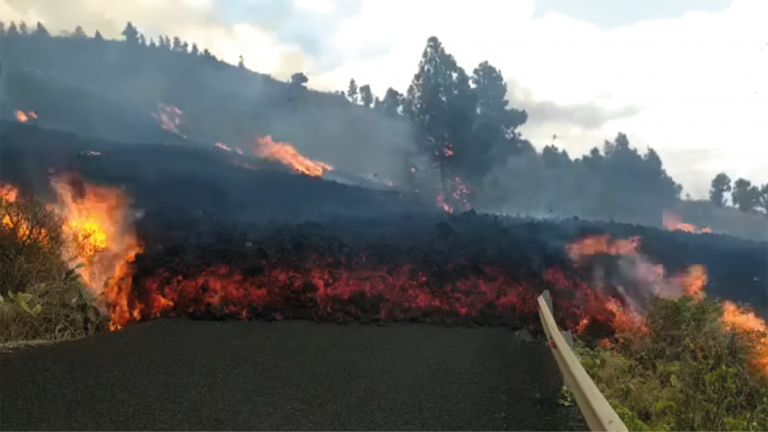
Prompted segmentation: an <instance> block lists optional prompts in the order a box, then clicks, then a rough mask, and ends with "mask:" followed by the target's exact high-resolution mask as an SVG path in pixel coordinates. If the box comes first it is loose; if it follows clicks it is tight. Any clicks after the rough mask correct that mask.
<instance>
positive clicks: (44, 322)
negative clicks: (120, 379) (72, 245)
mask: <svg viewBox="0 0 768 432" xmlns="http://www.w3.org/2000/svg"><path fill="white" fill-rule="evenodd" d="M5 190H6V191H7V188H6V189H5ZM62 226H63V225H62V219H61V218H60V217H59V216H58V215H57V213H56V212H55V211H54V210H53V209H52V208H50V207H48V206H45V205H43V204H42V203H40V202H38V201H36V200H34V199H32V198H27V197H24V196H21V195H18V194H17V193H14V194H7V193H4V194H3V196H2V198H1V199H0V281H2V284H0V342H2V343H7V342H18V341H30V340H41V339H42V340H66V339H74V338H79V337H82V336H85V335H87V334H90V333H93V332H95V331H96V330H97V329H98V328H100V326H101V325H102V320H101V318H100V317H99V313H98V311H97V310H96V309H95V308H94V306H93V299H92V298H90V296H89V295H88V293H87V292H86V291H85V289H84V286H83V284H82V283H81V280H80V278H79V276H78V274H77V268H70V266H68V264H67V263H68V261H69V260H68V259H66V257H67V256H68V253H69V251H68V246H67V245H68V242H67V239H66V238H65V235H64V234H63V232H62Z"/></svg>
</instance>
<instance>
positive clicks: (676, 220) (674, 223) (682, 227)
mask: <svg viewBox="0 0 768 432" xmlns="http://www.w3.org/2000/svg"><path fill="white" fill-rule="evenodd" d="M662 220H663V224H664V228H666V229H668V230H670V231H685V232H689V233H697V234H700V233H711V232H712V229H711V228H708V227H704V228H699V227H697V226H696V225H693V224H689V223H685V222H683V218H682V217H680V215H679V214H677V213H672V212H664V214H663V216H662Z"/></svg>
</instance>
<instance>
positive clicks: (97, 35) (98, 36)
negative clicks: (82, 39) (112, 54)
mask: <svg viewBox="0 0 768 432" xmlns="http://www.w3.org/2000/svg"><path fill="white" fill-rule="evenodd" d="M93 40H95V41H99V42H101V41H103V40H104V36H102V35H101V32H100V31H98V30H96V33H94V34H93Z"/></svg>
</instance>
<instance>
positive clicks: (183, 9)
mask: <svg viewBox="0 0 768 432" xmlns="http://www.w3.org/2000/svg"><path fill="white" fill-rule="evenodd" d="M289 3H290V2H289ZM222 6H223V5H222V4H221V3H220V2H218V1H216V0H126V1H121V2H105V1H102V0H0V16H3V19H4V20H6V21H11V20H13V21H25V22H26V23H27V25H28V26H30V27H32V26H34V25H35V23H36V22H38V21H40V22H42V23H43V24H44V25H45V26H46V27H47V28H48V30H49V31H50V32H51V33H52V34H61V33H62V32H71V31H72V30H74V29H75V27H76V26H82V27H83V29H84V30H85V31H86V32H87V33H88V34H90V35H92V34H93V33H94V32H95V31H96V30H98V31H100V32H101V33H102V35H103V36H104V37H105V38H108V39H118V38H120V37H121V32H122V31H123V29H124V28H125V25H126V23H127V22H129V21H130V22H133V23H134V24H135V25H136V26H137V27H138V28H139V30H140V31H141V32H142V33H144V34H145V35H146V36H147V38H150V37H154V38H155V39H156V38H157V36H159V35H167V36H170V37H173V36H178V37H180V38H181V39H183V40H186V41H188V42H189V43H190V44H191V43H197V44H198V45H199V46H200V47H201V49H203V48H208V49H209V50H210V51H211V52H213V53H215V54H216V55H217V56H218V57H219V58H220V59H222V60H224V61H226V62H228V63H232V64H235V63H237V62H238V59H239V57H240V56H241V55H242V56H243V59H244V60H245V63H246V66H248V67H249V68H251V69H254V70H262V71H269V72H270V73H272V74H274V76H276V77H279V78H285V77H288V76H290V75H291V74H292V73H294V72H296V71H300V70H303V69H305V68H307V67H308V66H309V60H308V58H307V57H306V56H305V55H304V54H303V51H302V49H301V48H300V47H299V46H298V45H297V44H295V43H291V42H290V41H286V42H283V41H281V40H280V39H279V37H278V35H277V33H276V31H277V29H278V25H279V24H280V23H285V22H287V21H289V20H290V19H291V17H292V15H293V14H294V13H295V11H294V10H293V8H291V7H270V8H269V11H270V15H269V18H270V20H269V21H266V20H265V21H264V22H259V21H256V22H253V21H249V22H248V23H244V22H240V21H238V20H230V19H227V17H226V14H225V13H224V11H223V10H221V9H220V8H221V7H222ZM264 16H265V15H264V14H263V13H261V14H255V15H254V17H262V18H263V17H264Z"/></svg>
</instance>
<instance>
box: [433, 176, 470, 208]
mask: <svg viewBox="0 0 768 432" xmlns="http://www.w3.org/2000/svg"><path fill="white" fill-rule="evenodd" d="M445 186H446V187H447V188H448V189H449V190H450V197H451V198H452V200H451V201H452V202H455V203H456V204H457V206H459V207H461V208H462V209H464V210H469V209H471V208H472V205H471V204H470V203H469V199H468V196H469V186H467V184H466V183H464V180H462V178H461V177H455V178H454V179H453V180H452V181H448V182H446V184H445ZM435 203H436V204H437V206H438V207H440V208H442V209H443V210H444V211H445V212H446V213H453V212H454V210H455V207H454V206H453V205H451V204H449V203H448V201H447V199H446V194H445V192H443V191H440V192H438V193H437V197H435Z"/></svg>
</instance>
